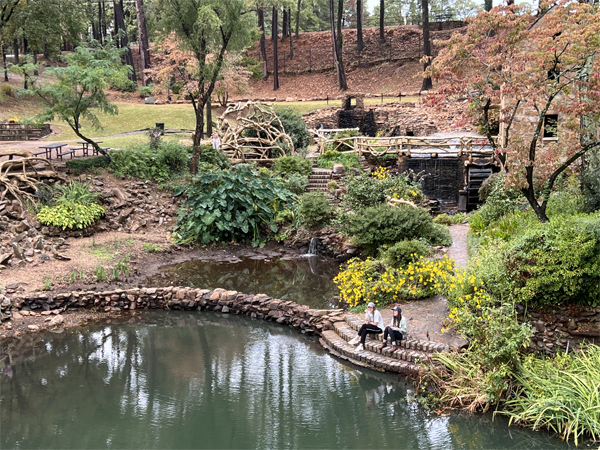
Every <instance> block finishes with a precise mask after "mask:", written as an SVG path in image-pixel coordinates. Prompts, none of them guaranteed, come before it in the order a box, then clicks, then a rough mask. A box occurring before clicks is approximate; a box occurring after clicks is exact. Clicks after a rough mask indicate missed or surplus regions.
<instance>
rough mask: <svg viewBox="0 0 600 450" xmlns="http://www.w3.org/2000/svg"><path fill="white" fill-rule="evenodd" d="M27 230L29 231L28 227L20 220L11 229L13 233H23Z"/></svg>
mask: <svg viewBox="0 0 600 450" xmlns="http://www.w3.org/2000/svg"><path fill="white" fill-rule="evenodd" d="M27 230H29V225H28V224H27V222H25V221H24V220H22V221H21V222H19V223H18V224H16V225H15V226H14V227H13V231H14V233H22V232H23V231H27Z"/></svg>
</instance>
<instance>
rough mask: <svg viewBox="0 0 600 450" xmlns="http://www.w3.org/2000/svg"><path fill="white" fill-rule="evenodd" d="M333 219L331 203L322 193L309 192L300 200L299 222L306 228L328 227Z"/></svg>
mask: <svg viewBox="0 0 600 450" xmlns="http://www.w3.org/2000/svg"><path fill="white" fill-rule="evenodd" d="M330 219H331V203H330V202H329V199H328V198H327V197H326V196H325V193H324V192H322V191H315V192H309V193H307V194H304V195H302V196H300V197H299V198H298V220H299V222H300V225H302V226H305V227H317V226H322V225H326V224H327V223H328V222H329V220H330Z"/></svg>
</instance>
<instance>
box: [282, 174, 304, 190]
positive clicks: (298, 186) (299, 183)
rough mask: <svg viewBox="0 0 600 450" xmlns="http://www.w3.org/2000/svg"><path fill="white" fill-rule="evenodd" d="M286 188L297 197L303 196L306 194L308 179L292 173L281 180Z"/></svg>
mask: <svg viewBox="0 0 600 450" xmlns="http://www.w3.org/2000/svg"><path fill="white" fill-rule="evenodd" d="M281 181H282V183H283V185H284V186H285V188H286V189H287V190H289V191H290V192H292V193H293V194H296V195H301V194H303V193H304V192H306V187H307V186H308V177H307V176H306V175H300V174H297V173H290V174H289V175H286V176H285V177H282V178H281Z"/></svg>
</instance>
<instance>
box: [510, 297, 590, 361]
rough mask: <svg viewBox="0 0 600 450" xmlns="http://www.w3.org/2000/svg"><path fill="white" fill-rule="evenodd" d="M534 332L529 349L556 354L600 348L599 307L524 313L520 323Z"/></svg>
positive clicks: (521, 315)
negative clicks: (588, 346) (593, 346)
mask: <svg viewBox="0 0 600 450" xmlns="http://www.w3.org/2000/svg"><path fill="white" fill-rule="evenodd" d="M523 320H527V321H529V322H530V323H531V326H532V328H533V332H534V334H533V336H532V338H531V344H530V349H531V350H532V351H536V352H542V353H546V354H553V353H555V352H556V351H557V350H559V349H562V350H566V348H567V345H568V346H569V348H570V349H578V348H579V347H580V346H581V344H582V343H584V342H588V343H595V344H600V306H596V307H583V306H567V307H554V308H548V309H545V310H534V309H529V310H528V311H525V310H524V308H523V309H522V311H521V313H520V314H519V322H523Z"/></svg>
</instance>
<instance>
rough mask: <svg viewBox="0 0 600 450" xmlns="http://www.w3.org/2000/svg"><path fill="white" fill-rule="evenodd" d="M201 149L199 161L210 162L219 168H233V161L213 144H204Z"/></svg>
mask: <svg viewBox="0 0 600 450" xmlns="http://www.w3.org/2000/svg"><path fill="white" fill-rule="evenodd" d="M200 149H201V153H200V156H199V158H198V162H199V163H206V164H210V165H212V166H215V167H217V168H218V169H229V168H231V162H230V161H229V158H228V157H227V155H226V154H225V153H224V152H223V151H222V150H219V149H218V148H213V147H212V145H203V146H201V147H200Z"/></svg>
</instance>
